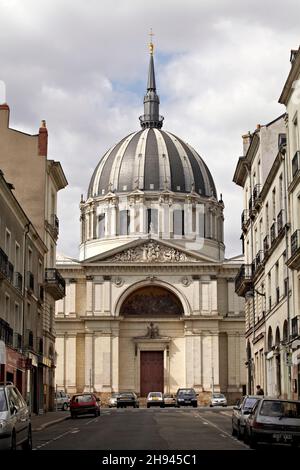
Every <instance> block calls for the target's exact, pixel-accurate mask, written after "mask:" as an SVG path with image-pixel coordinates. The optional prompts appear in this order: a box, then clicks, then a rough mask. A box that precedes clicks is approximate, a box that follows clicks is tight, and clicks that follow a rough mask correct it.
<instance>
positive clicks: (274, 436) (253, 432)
mask: <svg viewBox="0 0 300 470" xmlns="http://www.w3.org/2000/svg"><path fill="white" fill-rule="evenodd" d="M244 441H245V442H246V443H247V444H249V446H250V447H251V449H255V448H256V447H257V444H258V443H260V442H268V443H283V444H290V445H291V446H293V447H297V446H299V444H300V401H296V400H280V399H278V398H262V399H261V400H258V402H257V404H256V406H255V407H254V409H253V410H252V412H251V413H250V415H249V418H248V419H247V422H246V428H245V435H244Z"/></svg>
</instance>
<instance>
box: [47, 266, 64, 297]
mask: <svg viewBox="0 0 300 470" xmlns="http://www.w3.org/2000/svg"><path fill="white" fill-rule="evenodd" d="M44 287H45V290H46V291H47V292H49V294H50V295H52V297H53V298H54V299H55V300H59V299H62V298H63V297H64V296H65V291H66V282H65V280H64V278H63V277H62V275H61V274H60V273H59V271H58V270H57V269H55V268H46V270H45V284H44Z"/></svg>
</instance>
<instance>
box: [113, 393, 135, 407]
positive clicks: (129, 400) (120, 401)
mask: <svg viewBox="0 0 300 470" xmlns="http://www.w3.org/2000/svg"><path fill="white" fill-rule="evenodd" d="M127 406H133V408H139V406H140V405H139V401H138V398H137V396H136V394H135V393H134V392H120V393H119V396H118V397H117V408H126V407H127Z"/></svg>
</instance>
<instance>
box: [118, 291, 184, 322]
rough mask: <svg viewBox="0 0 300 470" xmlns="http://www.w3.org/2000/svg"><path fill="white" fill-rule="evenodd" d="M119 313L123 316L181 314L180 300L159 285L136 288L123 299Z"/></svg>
mask: <svg viewBox="0 0 300 470" xmlns="http://www.w3.org/2000/svg"><path fill="white" fill-rule="evenodd" d="M120 315H124V316H141V317H142V316H159V317H164V316H171V315H176V316H177V315H183V308H182V305H181V302H180V300H179V299H178V298H177V297H176V295H174V294H173V293H172V292H170V291H169V290H167V289H165V288H163V287H160V286H149V287H148V286H147V287H141V288H139V289H137V290H136V291H135V292H133V293H132V294H130V295H129V296H128V297H127V299H126V300H125V301H124V303H123V305H122V307H121V310H120Z"/></svg>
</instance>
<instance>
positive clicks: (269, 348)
mask: <svg viewBox="0 0 300 470" xmlns="http://www.w3.org/2000/svg"><path fill="white" fill-rule="evenodd" d="M272 346H273V333H272V328H271V327H270V326H269V330H268V351H270V350H271V349H272Z"/></svg>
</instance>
